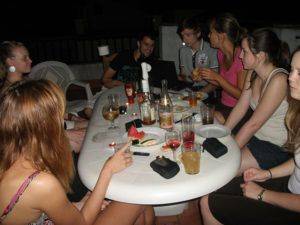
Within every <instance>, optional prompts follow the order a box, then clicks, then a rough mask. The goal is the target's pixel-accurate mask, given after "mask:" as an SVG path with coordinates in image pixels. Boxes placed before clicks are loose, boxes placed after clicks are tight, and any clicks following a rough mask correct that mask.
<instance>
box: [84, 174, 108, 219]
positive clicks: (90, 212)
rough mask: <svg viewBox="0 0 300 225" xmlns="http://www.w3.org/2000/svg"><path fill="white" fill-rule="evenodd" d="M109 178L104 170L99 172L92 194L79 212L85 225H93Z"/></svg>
mask: <svg viewBox="0 0 300 225" xmlns="http://www.w3.org/2000/svg"><path fill="white" fill-rule="evenodd" d="M111 177H112V173H111V172H109V171H107V170H105V169H104V170H102V171H101V173H100V176H99V178H98V181H97V183H96V185H95V188H94V190H93V192H92V193H91V195H90V197H89V198H88V200H87V201H86V203H85V204H84V206H83V207H82V209H81V212H82V214H83V216H84V218H85V221H86V222H87V224H93V222H94V221H95V219H96V217H97V215H98V214H99V212H100V210H101V205H102V201H103V199H104V198H105V193H106V191H107V187H108V185H109V182H110V180H111Z"/></svg>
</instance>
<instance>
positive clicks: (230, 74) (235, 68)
mask: <svg viewBox="0 0 300 225" xmlns="http://www.w3.org/2000/svg"><path fill="white" fill-rule="evenodd" d="M240 53H241V49H240V48H238V50H237V52H236V54H235V56H234V60H233V63H232V65H231V67H230V68H229V69H228V70H226V68H224V66H223V60H224V54H223V53H222V52H221V51H220V50H218V61H219V65H220V74H221V76H222V77H223V78H224V79H226V80H227V81H228V82H229V83H231V84H232V85H233V86H235V87H237V85H238V73H239V72H241V71H242V70H243V63H242V60H241V59H240V58H239V56H240ZM237 101H238V99H236V98H234V97H232V96H231V95H230V94H228V93H227V92H226V91H224V90H223V91H222V97H221V102H222V104H223V105H226V106H229V107H234V106H235V105H236V103H237Z"/></svg>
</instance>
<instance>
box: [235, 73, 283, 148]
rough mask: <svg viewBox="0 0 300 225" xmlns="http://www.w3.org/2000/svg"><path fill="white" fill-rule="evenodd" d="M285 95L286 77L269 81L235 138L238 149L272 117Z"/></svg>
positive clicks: (277, 77) (278, 77)
mask: <svg viewBox="0 0 300 225" xmlns="http://www.w3.org/2000/svg"><path fill="white" fill-rule="evenodd" d="M286 93H287V78H286V75H285V74H283V75H276V77H274V78H272V80H271V81H270V83H269V85H268V87H267V88H266V90H265V92H264V94H263V96H262V97H261V100H260V102H259V104H258V106H257V108H256V109H255V111H254V113H253V115H252V116H251V118H250V119H249V120H248V121H247V122H246V123H245V124H244V126H243V127H242V128H241V129H240V130H239V132H238V133H237V135H236V137H235V140H236V141H237V143H238V145H239V147H240V148H242V147H244V146H245V144H246V143H247V142H248V141H249V140H250V138H251V137H252V136H253V135H254V134H255V133H256V131H258V130H259V129H260V128H261V126H263V124H264V123H265V122H266V121H267V120H268V119H269V118H270V117H271V116H272V114H273V113H274V112H275V111H276V109H277V108H278V107H279V105H280V104H281V102H282V101H283V100H284V98H285V97H286Z"/></svg>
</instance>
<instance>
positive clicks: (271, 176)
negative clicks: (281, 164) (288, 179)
mask: <svg viewBox="0 0 300 225" xmlns="http://www.w3.org/2000/svg"><path fill="white" fill-rule="evenodd" d="M268 171H269V173H270V179H272V178H273V174H272V172H271V170H270V169H268Z"/></svg>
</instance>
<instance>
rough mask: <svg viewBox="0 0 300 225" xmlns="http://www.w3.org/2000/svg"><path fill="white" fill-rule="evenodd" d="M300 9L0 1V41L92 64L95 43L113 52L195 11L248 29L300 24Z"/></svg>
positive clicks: (240, 0) (266, 4)
mask: <svg viewBox="0 0 300 225" xmlns="http://www.w3.org/2000/svg"><path fill="white" fill-rule="evenodd" d="M162 3H163V5H161V4H162ZM298 11H299V9H298V8H297V7H296V3H295V1H291V0H286V1H280V2H279V1H266V0H248V1H246V0H223V1H216V0H193V1H192V0H182V1H174V0H173V1H170V0H160V1H158V0H153V1H142V0H141V1H129V0H107V1H104V0H73V1H71V0H51V1H49V0H48V1H47V0H40V1H20V2H15V1H6V2H4V3H3V2H2V3H1V12H0V27H1V31H2V32H1V38H0V41H3V40H17V41H21V42H23V43H25V45H26V46H28V48H29V51H30V53H31V55H32V58H33V61H34V62H35V63H36V62H39V61H42V60H51V59H52V60H62V61H65V62H67V63H81V62H88V61H90V62H93V61H97V60H98V56H97V51H96V47H95V46H97V45H98V46H99V45H100V44H103V43H105V44H106V43H108V44H109V45H110V46H112V48H113V50H115V51H117V50H120V49H122V48H127V47H126V45H125V44H124V43H122V44H120V45H118V43H116V42H113V43H112V42H111V43H110V42H109V41H110V39H114V40H115V39H116V38H129V39H130V40H131V42H132V37H134V36H136V34H137V33H138V32H140V31H143V30H154V31H156V32H158V28H159V25H177V24H178V22H179V21H181V20H182V19H183V18H186V17H189V16H193V15H196V16H198V18H199V20H200V21H203V22H204V21H206V20H207V18H209V17H210V16H212V15H214V14H217V13H219V12H230V13H232V14H234V15H235V16H236V18H237V19H238V20H239V22H240V24H241V25H242V26H244V27H246V28H248V29H253V28H256V27H262V26H269V27H274V26H277V27H278V26H279V27H280V26H284V27H297V28H299V27H300V16H299V12H298ZM69 40H71V41H73V42H72V43H71V42H70V41H69ZM123 40H124V39H123ZM58 42H59V43H58ZM67 42H68V43H67ZM79 42H80V43H79ZM87 42H89V43H88V44H86V43H87ZM65 43H67V44H65ZM75 45H76V46H77V50H76V51H75V50H74V49H75V47H74V46H75ZM79 45H89V46H88V51H86V49H87V48H86V47H84V49H85V50H84V51H85V52H84V53H82V50H81V49H83V47H82V48H81V49H79V47H78V46H79ZM57 46H60V47H57ZM130 48H132V47H130ZM78 49H79V50H78ZM72 51H73V52H72ZM80 54H81V55H82V56H80ZM77 56H78V57H77ZM80 57H81V58H80Z"/></svg>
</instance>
